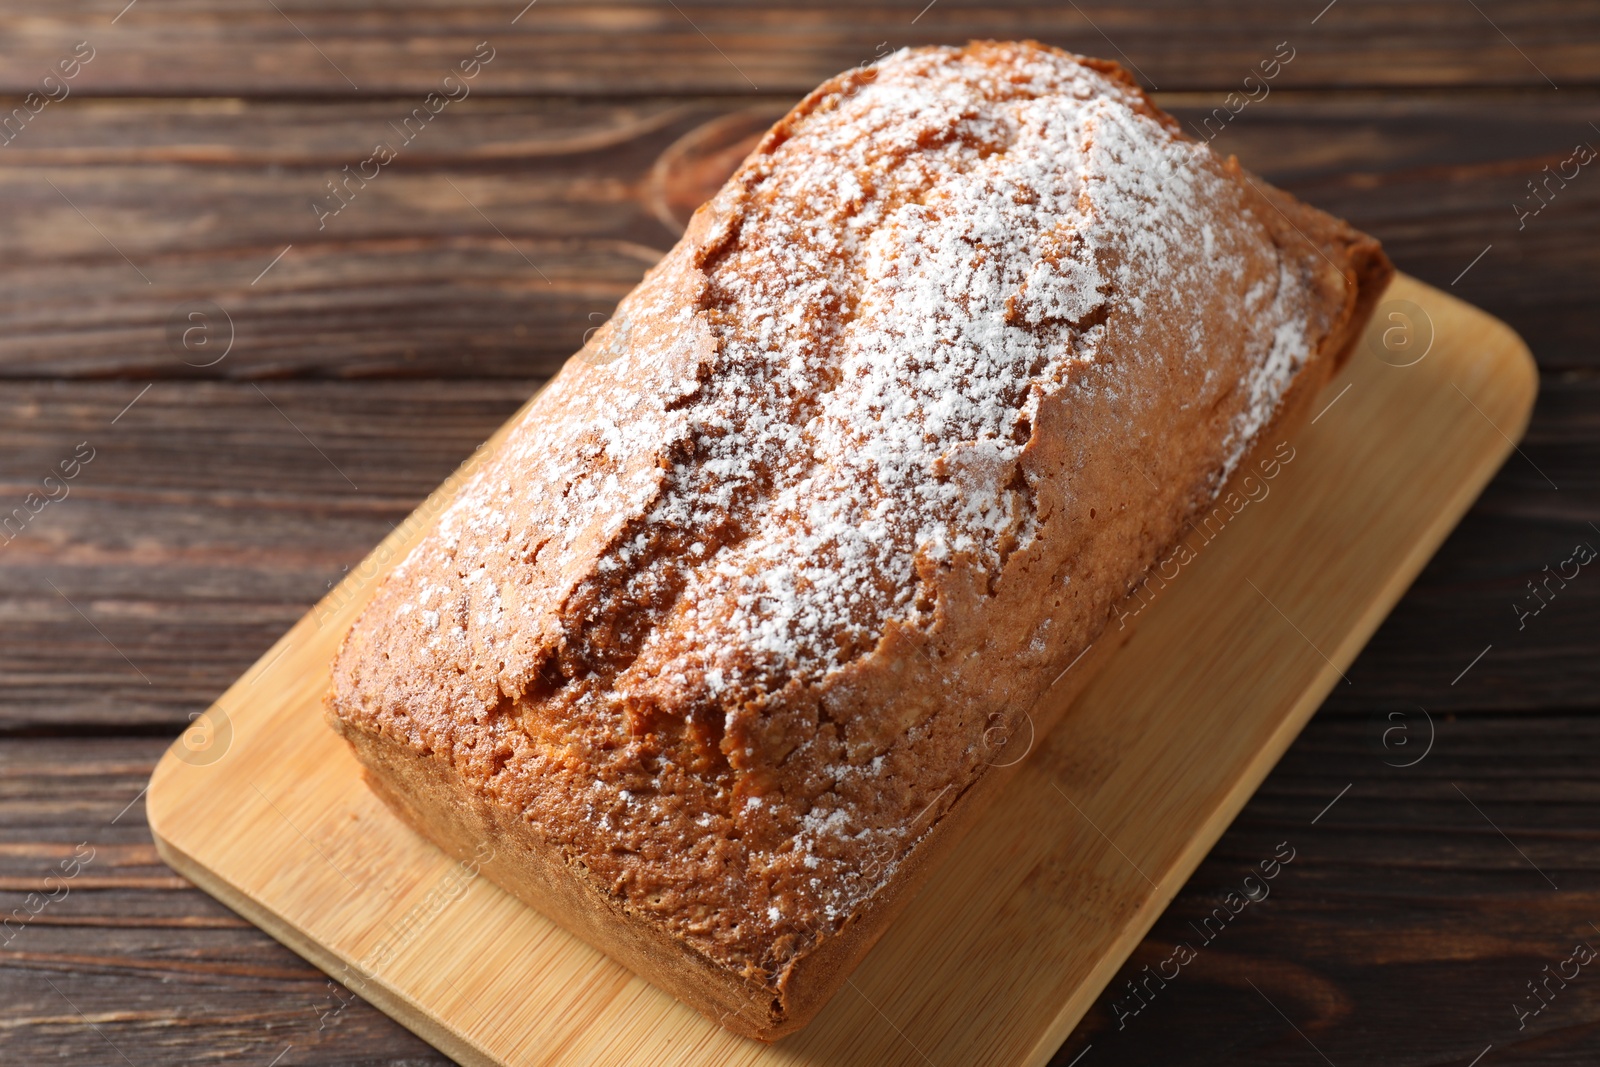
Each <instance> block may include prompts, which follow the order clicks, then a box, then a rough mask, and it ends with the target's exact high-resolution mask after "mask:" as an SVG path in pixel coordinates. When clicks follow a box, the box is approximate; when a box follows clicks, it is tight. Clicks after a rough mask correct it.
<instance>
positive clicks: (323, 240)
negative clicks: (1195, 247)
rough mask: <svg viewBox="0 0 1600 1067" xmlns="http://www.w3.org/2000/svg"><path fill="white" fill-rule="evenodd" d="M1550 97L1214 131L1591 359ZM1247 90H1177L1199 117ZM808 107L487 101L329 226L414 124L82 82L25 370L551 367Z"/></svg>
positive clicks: (16, 325) (22, 334)
mask: <svg viewBox="0 0 1600 1067" xmlns="http://www.w3.org/2000/svg"><path fill="white" fill-rule="evenodd" d="M1469 10H1470V9H1469ZM1551 95H1552V96H1553V97H1555V98H1556V99H1551V100H1549V101H1544V102H1541V103H1540V105H1539V108H1538V110H1537V111H1536V112H1535V115H1534V117H1533V118H1532V119H1530V118H1529V116H1528V103H1527V100H1526V98H1525V97H1524V96H1520V95H1518V96H1512V95H1506V94H1494V93H1491V94H1482V95H1476V96H1474V95H1456V96H1441V97H1430V98H1424V99H1422V100H1417V101H1413V102H1409V103H1408V104H1407V105H1406V106H1404V107H1399V106H1395V105H1393V104H1388V103H1385V102H1383V100H1381V99H1377V98H1372V97H1365V96H1340V97H1335V98H1332V99H1328V98H1327V97H1326V96H1325V95H1321V94H1314V93H1292V92H1287V91H1279V92H1274V93H1273V94H1272V95H1270V96H1269V97H1267V99H1266V100H1264V101H1262V102H1261V103H1260V104H1254V105H1251V106H1250V107H1248V108H1246V109H1245V110H1244V111H1243V112H1241V113H1240V115H1239V116H1238V118H1237V119H1236V120H1235V121H1233V122H1231V123H1229V124H1228V126H1227V127H1226V128H1225V129H1224V130H1223V132H1222V133H1221V134H1220V135H1219V136H1217V137H1216V139H1215V141H1214V145H1215V147H1216V148H1217V149H1218V150H1219V151H1223V152H1232V153H1236V154H1237V155H1239V156H1240V158H1241V159H1242V160H1243V161H1244V162H1245V163H1246V165H1248V166H1252V167H1255V168H1257V169H1258V170H1259V171H1260V172H1261V173H1262V174H1263V175H1264V176H1265V177H1266V178H1267V179H1269V180H1271V181H1273V182H1275V183H1277V184H1279V185H1281V186H1283V187H1285V188H1287V189H1289V190H1291V191H1293V192H1295V193H1297V194H1299V195H1301V196H1303V197H1305V198H1307V199H1308V200H1310V201H1311V202H1312V203H1315V204H1317V205H1318V206H1319V207H1322V208H1324V209H1326V210H1329V211H1332V212H1334V213H1335V214H1339V215H1342V216H1344V217H1347V218H1349V219H1351V220H1352V221H1353V222H1354V223H1355V224H1356V225H1358V226H1361V227H1363V228H1364V229H1367V230H1368V231H1370V232H1372V233H1374V234H1376V235H1377V236H1378V237H1379V238H1381V239H1382V240H1383V241H1384V243H1385V246H1386V247H1387V248H1388V249H1389V250H1390V253H1391V254H1392V255H1393V256H1394V257H1395V258H1396V259H1397V260H1398V261H1399V262H1402V263H1404V264H1406V266H1407V268H1408V269H1409V270H1410V271H1411V272H1412V273H1413V274H1415V275H1417V276H1419V277H1421V278H1423V279H1424V280H1426V281H1429V282H1431V283H1433V284H1435V285H1438V286H1441V287H1450V283H1451V282H1452V281H1453V280H1455V279H1456V278H1457V276H1458V275H1460V274H1461V273H1462V271H1463V268H1465V267H1467V266H1468V265H1469V264H1470V263H1472V261H1473V259H1474V257H1477V256H1478V255H1479V254H1480V253H1481V252H1483V251H1484V249H1485V248H1486V246H1489V245H1491V244H1492V245H1493V248H1492V250H1491V251H1490V252H1489V253H1488V254H1487V256H1486V257H1485V259H1484V260H1483V261H1482V262H1480V263H1478V264H1477V265H1476V266H1474V267H1473V270H1472V271H1471V272H1470V273H1468V274H1467V275H1466V276H1465V277H1464V278H1462V279H1461V282H1460V284H1459V285H1458V286H1457V287H1456V288H1457V289H1459V290H1460V292H1461V293H1462V295H1465V296H1466V297H1468V298H1469V299H1471V300H1474V301H1476V302H1478V303H1480V304H1482V305H1483V306H1484V307H1485V308H1486V309H1487V310H1489V311H1490V312H1491V313H1494V314H1497V315H1499V316H1501V317H1502V318H1504V319H1506V320H1507V321H1508V322H1510V324H1511V325H1512V326H1513V327H1514V328H1516V329H1518V330H1519V331H1520V332H1522V333H1523V335H1524V336H1525V337H1527V338H1528V339H1529V341H1530V343H1531V344H1532V345H1533V346H1534V348H1535V350H1536V351H1537V352H1538V353H1539V357H1540V359H1541V361H1542V363H1543V365H1545V366H1547V367H1550V368H1552V369H1560V368H1566V367H1587V368H1592V367H1594V366H1596V361H1597V357H1596V353H1595V348H1594V346H1593V344H1592V343H1590V342H1589V339H1588V336H1587V334H1586V333H1585V332H1584V325H1583V324H1584V323H1585V322H1586V321H1587V320H1586V319H1585V317H1584V316H1585V315H1586V314H1587V309H1588V307H1589V306H1590V302H1591V298H1592V294H1593V291H1594V285H1595V282H1596V280H1597V279H1600V246H1597V245H1596V243H1595V242H1594V241H1593V240H1591V239H1589V235H1590V234H1591V233H1592V232H1593V231H1594V230H1595V229H1596V228H1597V227H1600V181H1592V182H1584V181H1574V182H1573V183H1571V185H1570V187H1569V188H1565V189H1561V190H1559V192H1558V194H1557V195H1556V198H1555V199H1554V200H1553V202H1552V203H1551V204H1550V205H1549V207H1548V208H1547V209H1546V210H1544V211H1542V212H1541V213H1540V214H1539V215H1538V216H1537V217H1534V218H1532V219H1530V220H1528V223H1527V225H1526V226H1525V227H1524V228H1522V229H1520V230H1519V229H1518V220H1517V215H1516V213H1515V211H1514V210H1513V207H1512V205H1513V204H1514V203H1516V202H1518V201H1519V200H1522V199H1525V198H1526V197H1527V196H1528V195H1529V194H1528V192H1527V189H1526V183H1527V182H1528V180H1530V178H1532V177H1533V176H1535V175H1539V174H1541V173H1542V169H1541V168H1543V167H1544V166H1546V165H1552V164H1559V162H1560V160H1561V159H1562V158H1564V155H1565V154H1566V153H1568V152H1569V151H1570V150H1571V148H1572V146H1573V144H1574V143H1575V142H1576V141H1577V140H1579V139H1582V138H1583V137H1586V136H1587V137H1590V138H1592V139H1594V140H1596V142H1597V143H1600V135H1595V134H1594V131H1593V130H1591V129H1590V127H1589V125H1588V123H1589V122H1591V121H1593V122H1595V123H1597V124H1600V99H1597V98H1596V97H1594V96H1593V95H1592V94H1591V95H1588V96H1585V95H1581V94H1574V93H1571V92H1564V93H1561V94H1551ZM1221 99H1222V98H1221V95H1220V94H1182V95H1174V94H1162V95H1161V100H1162V102H1163V104H1165V105H1167V106H1170V107H1172V108H1173V110H1174V112H1175V114H1177V115H1178V116H1179V118H1180V119H1182V120H1183V121H1185V122H1186V123H1187V124H1188V125H1189V126H1191V127H1193V128H1199V127H1200V126H1201V124H1202V123H1203V122H1204V121H1205V119H1206V116H1207V115H1208V114H1210V112H1211V109H1212V108H1214V107H1215V106H1217V105H1218V104H1219V103H1220V102H1221ZM791 102H792V98H790V97H780V96H764V97H761V98H759V99H758V100H754V101H749V100H740V101H737V102H729V101H725V100H721V101H719V100H716V99H710V98H703V97H702V98H688V99H666V100H663V99H660V98H640V99H631V100H629V99H623V100H609V101H576V102H575V101H569V100H494V99H478V98H471V99H468V100H466V101H463V102H462V103H461V104H459V105H452V109H451V110H448V111H446V112H444V113H443V114H442V115H441V116H440V117H439V119H438V121H437V122H436V123H435V124H434V125H432V126H430V127H429V129H428V130H427V131H426V137H419V138H417V140H416V142H415V145H414V146H409V147H407V148H406V149H405V150H404V151H403V153H402V154H401V156H400V158H398V159H397V160H396V161H395V162H394V163H393V164H391V165H390V166H389V167H387V168H385V169H384V170H383V171H382V172H381V173H380V175H379V176H378V177H377V178H376V179H374V180H373V181H372V182H370V183H368V184H366V185H365V186H363V187H359V188H354V187H352V188H354V192H353V195H352V196H351V199H350V203H349V204H348V206H347V207H345V208H344V210H342V211H341V212H340V213H339V214H338V215H337V216H334V217H331V218H328V219H324V220H323V221H324V223H325V225H324V226H323V228H321V229H319V228H318V218H317V216H316V215H315V214H314V213H313V212H312V210H311V209H310V205H311V202H312V200H313V199H314V198H316V197H318V196H319V195H320V196H321V197H322V198H323V200H324V201H325V202H332V201H331V197H330V196H329V194H328V193H327V191H326V186H325V183H326V182H327V181H328V180H329V178H330V177H332V176H335V175H338V174H340V173H341V168H343V167H344V166H345V165H347V164H352V163H359V162H360V161H361V160H362V159H364V158H366V155H367V154H368V153H369V152H370V151H371V148H370V142H371V141H372V140H374V139H375V138H379V137H391V138H392V136H393V135H392V131H391V130H390V128H389V126H388V123H389V122H390V121H392V119H393V118H394V116H395V115H396V114H397V113H398V112H397V111H396V110H395V105H394V104H392V103H390V102H376V103H374V102H367V101H352V102H337V101H336V102H329V103H326V104H320V105H318V106H317V107H316V108H315V109H312V110H310V111H309V112H308V109H307V108H306V106H305V105H303V104H294V103H285V102H277V101H239V100H226V101H202V102H196V101H167V100H127V101H121V100H95V99H83V100H79V99H77V98H69V99H68V100H67V101H65V102H64V103H63V104H61V105H60V106H59V108H56V107H55V106H54V105H53V106H52V109H51V110H48V111H46V112H45V113H43V114H42V115H41V116H40V117H39V119H40V121H39V122H38V123H37V124H35V125H34V126H31V127H29V128H28V129H27V130H26V132H25V136H22V137H18V138H17V139H16V140H15V141H14V142H13V143H12V144H10V145H8V146H6V147H5V148H4V150H3V151H0V376H4V377H86V378H98V377H112V376H121V377H138V378H141V379H150V378H180V377H194V378H242V379H257V380H259V379H266V378H283V377H345V378H371V377H396V376H406V377H490V376H494V377H513V378H528V377H533V376H538V375H547V374H549V373H551V372H552V371H553V370H554V369H555V368H556V367H557V366H559V365H560V363H561V361H562V360H564V359H565V358H566V357H567V356H568V355H570V354H571V353H572V352H573V351H575V350H576V349H577V348H578V347H579V346H580V344H581V342H582V339H583V336H584V334H585V332H586V331H587V330H589V329H591V328H592V327H593V326H595V325H596V323H598V322H600V321H603V320H604V319H605V318H606V317H608V316H609V314H610V311H611V309H612V307H613V306H614V305H615V303H616V301H617V300H618V299H619V298H620V297H621V296H622V294H624V293H625V292H626V291H627V290H628V289H630V288H631V287H632V286H633V284H634V283H635V282H637V280H638V279H639V277H640V276H641V275H642V274H643V273H644V271H645V270H646V269H647V268H648V267H649V266H650V264H651V263H653V262H654V261H655V260H656V258H658V257H659V255H660V254H661V253H662V252H663V251H664V250H665V249H666V248H667V247H669V246H670V244H671V243H672V241H673V240H674V239H675V237H676V229H675V228H673V227H669V226H668V225H665V224H664V223H663V220H662V215H663V213H664V211H663V201H664V200H671V201H672V205H671V207H672V209H674V210H675V211H676V212H677V215H678V217H680V218H681V217H684V216H686V215H687V213H688V211H689V210H691V209H692V207H693V206H694V205H696V204H697V203H699V202H700V201H701V200H703V199H704V198H705V197H707V196H709V195H710V193H711V192H712V191H714V190H715V188H716V187H717V185H719V184H720V183H721V180H722V178H723V177H724V176H725V174H726V173H727V171H728V170H729V169H730V168H731V166H732V165H733V164H734V163H735V162H736V161H737V158H738V152H737V148H738V146H739V144H740V143H742V142H740V141H738V140H737V139H735V140H734V142H733V149H734V150H733V153H732V154H731V155H729V154H728V153H727V152H726V150H724V151H722V152H721V153H720V154H719V152H718V151H715V150H702V151H700V152H698V154H696V153H693V152H690V153H686V152H685V151H684V146H685V144H696V143H700V142H703V141H704V140H705V138H707V137H708V136H710V135H711V134H714V133H715V131H717V130H719V129H722V128H724V127H725V126H726V124H727V123H728V122H729V121H730V119H732V120H737V119H738V118H739V117H740V116H752V118H751V119H750V120H749V121H747V122H746V123H745V125H744V126H743V127H739V128H742V129H743V130H744V131H745V132H746V133H749V132H752V128H753V127H758V126H759V125H764V123H765V121H766V120H767V119H768V118H770V117H775V116H776V115H778V114H781V113H782V111H783V110H784V109H785V108H786V107H787V106H788V105H789V103H791ZM708 131H709V133H708ZM719 148H721V149H725V144H724V142H722V141H715V142H713V144H712V145H711V146H710V149H719ZM707 160H709V162H710V163H711V165H710V166H709V167H707V166H704V163H705V162H706V161H707ZM80 212H81V214H80ZM480 212H481V213H480ZM669 217H670V216H669ZM285 249H287V251H286V252H285ZM280 253H284V254H283V256H282V258H281V259H279V260H277V261H276V262H275V263H274V260H275V257H277V256H278V255H279V254H280ZM124 257H126V258H124ZM130 261H131V265H130ZM269 264H274V265H272V266H271V268H270V270H266V268H268V266H269ZM1535 266H1537V267H1541V268H1543V269H1538V270H1534V269H1530V267H1535ZM263 270H266V272H265V274H263V273H262V272H263ZM199 300H205V301H210V302H212V303H213V304H215V305H217V306H219V307H221V308H222V309H223V310H224V311H225V312H226V314H227V316H228V317H229V318H228V320H227V321H226V323H225V322H224V320H223V319H221V318H216V319H215V322H214V330H215V331H216V336H217V338H218V340H220V339H221V338H222V337H223V336H224V335H226V336H229V337H231V338H232V340H233V344H232V347H231V348H230V349H228V354H227V356H226V358H224V359H221V360H220V361H217V362H215V363H211V362H210V359H209V356H206V357H204V358H202V356H201V354H199V353H185V351H184V350H183V349H182V348H181V347H177V346H175V345H174V344H173V342H172V340H171V338H170V337H169V333H168V329H169V325H168V324H169V320H170V319H171V318H172V316H173V313H174V311H175V309H177V308H179V307H180V305H183V304H185V303H186V302H189V301H199ZM201 364H207V365H201Z"/></svg>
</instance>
